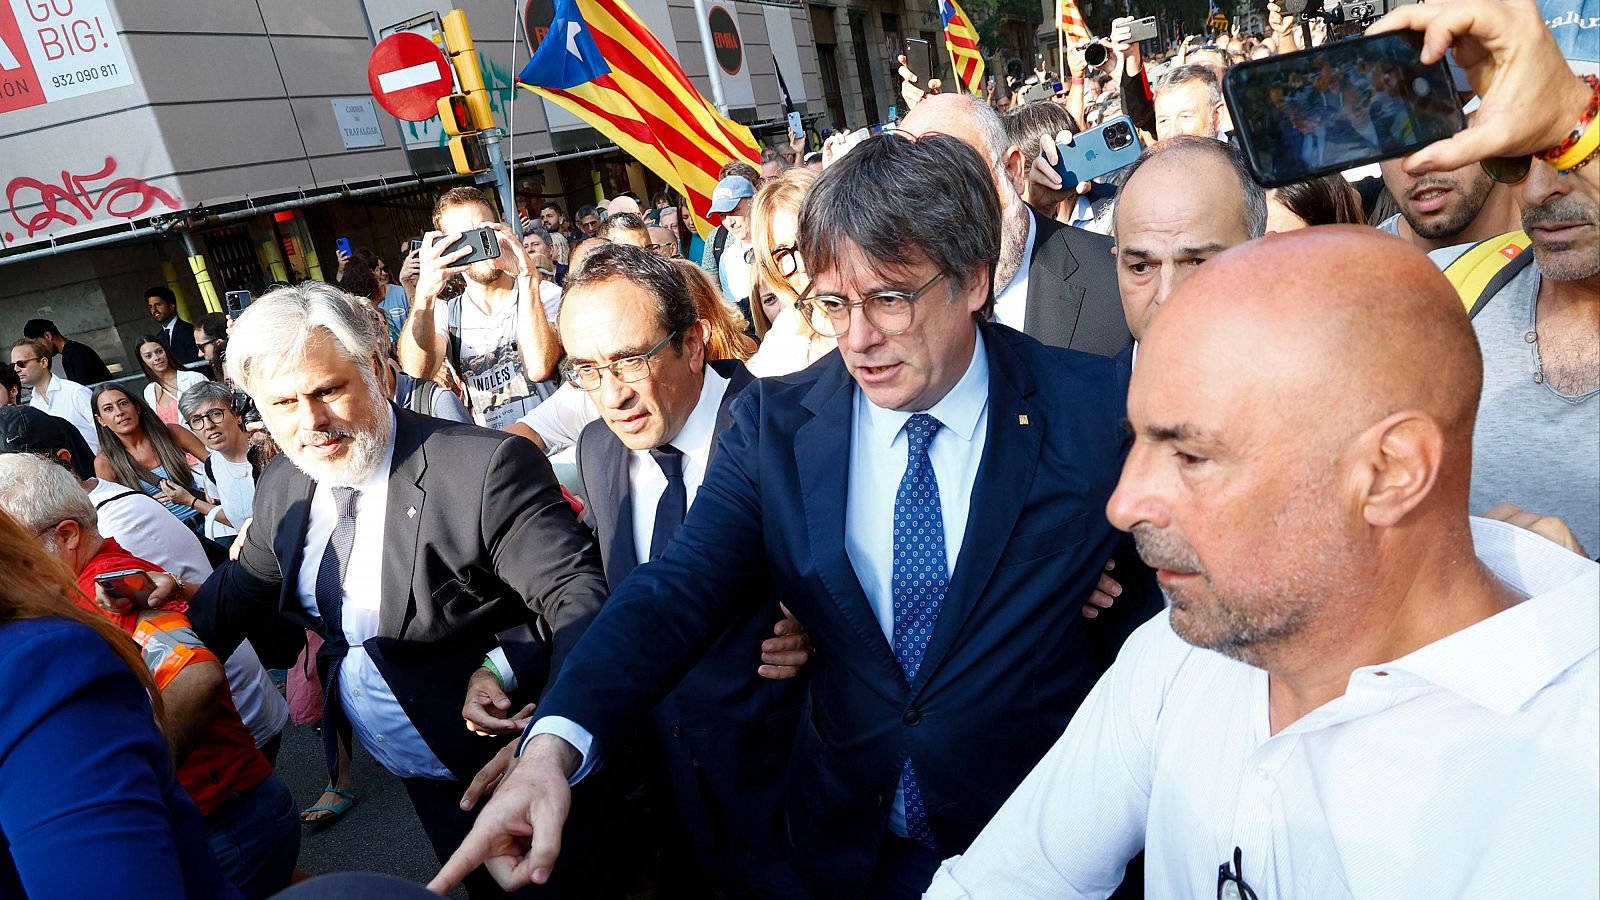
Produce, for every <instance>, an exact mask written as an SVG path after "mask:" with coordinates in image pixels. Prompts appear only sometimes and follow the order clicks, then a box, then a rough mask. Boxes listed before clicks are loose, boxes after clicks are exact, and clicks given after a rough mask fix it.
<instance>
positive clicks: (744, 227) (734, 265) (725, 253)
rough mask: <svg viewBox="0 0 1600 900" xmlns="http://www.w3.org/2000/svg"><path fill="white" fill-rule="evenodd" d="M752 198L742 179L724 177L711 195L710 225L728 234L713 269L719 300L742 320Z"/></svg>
mask: <svg viewBox="0 0 1600 900" xmlns="http://www.w3.org/2000/svg"><path fill="white" fill-rule="evenodd" d="M755 195H756V187H755V185H754V184H752V183H751V181H750V179H748V178H746V177H744V176H743V175H728V176H725V177H724V178H723V179H722V180H721V181H719V182H717V187H716V190H714V191H712V192H711V221H712V223H713V224H717V225H721V226H722V227H723V228H724V229H726V230H727V232H728V237H727V241H726V243H725V244H724V246H723V248H722V254H721V257H720V258H719V259H718V262H717V266H716V269H717V278H718V280H719V281H720V282H721V283H722V284H721V287H722V296H723V298H724V299H726V300H727V301H728V302H729V303H732V304H734V305H736V306H738V307H739V308H740V309H741V310H742V311H744V313H745V315H746V316H748V315H749V314H750V307H749V304H748V299H749V297H750V263H749V262H747V261H746V259H745V256H746V254H745V251H747V250H749V249H750V198H751V197H754V196H755Z"/></svg>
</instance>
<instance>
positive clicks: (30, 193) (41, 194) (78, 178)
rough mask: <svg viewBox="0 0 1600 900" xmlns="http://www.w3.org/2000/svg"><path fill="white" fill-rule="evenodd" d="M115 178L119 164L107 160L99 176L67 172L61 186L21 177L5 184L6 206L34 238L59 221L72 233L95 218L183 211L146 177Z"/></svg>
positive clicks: (8, 233)
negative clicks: (73, 229) (162, 210)
mask: <svg viewBox="0 0 1600 900" xmlns="http://www.w3.org/2000/svg"><path fill="white" fill-rule="evenodd" d="M116 175H117V160H116V159H115V158H114V157H110V156H108V157H106V160H105V163H104V164H103V165H102V166H101V167H100V171H98V172H91V173H89V174H87V175H79V174H74V173H72V172H69V171H67V170H65V169H63V170H62V172H61V180H60V182H59V183H48V184H47V183H46V182H44V181H41V180H39V179H37V178H29V177H27V176H20V177H17V178H13V179H11V181H10V182H8V183H7V184H6V205H7V206H8V207H9V209H10V212H11V218H12V219H13V220H15V221H16V223H17V225H18V226H20V227H21V228H22V229H23V230H24V231H26V232H27V234H26V237H30V238H31V237H33V236H35V235H37V234H39V233H40V232H42V231H46V230H48V229H50V228H51V227H52V226H53V225H55V224H56V223H58V222H59V223H61V224H62V225H63V226H65V227H68V228H71V227H74V226H77V225H82V224H85V223H88V222H93V221H95V220H96V219H138V218H141V217H143V216H146V215H149V214H150V213H151V211H152V210H155V209H156V208H157V206H160V207H163V208H164V209H165V210H175V209H180V208H182V206H183V204H182V203H181V202H180V201H179V200H178V198H177V197H174V196H172V195H171V194H169V193H167V192H166V191H164V190H162V189H161V188H158V187H156V186H155V185H153V184H150V183H149V182H148V181H145V180H144V179H142V178H136V177H132V176H128V175H124V176H121V177H116ZM24 216H26V218H24ZM0 237H4V239H5V241H6V243H8V244H9V243H11V242H13V241H15V240H16V239H17V238H16V235H15V234H14V233H13V232H11V231H9V230H8V231H6V232H5V233H4V234H3V235H0Z"/></svg>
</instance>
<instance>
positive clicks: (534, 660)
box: [190, 282, 611, 900]
mask: <svg viewBox="0 0 1600 900" xmlns="http://www.w3.org/2000/svg"><path fill="white" fill-rule="evenodd" d="M191 331H192V329H191ZM232 334H233V338H232V340H231V341H230V342H229V346H228V354H227V366H228V376H229V380H230V381H232V382H233V383H235V384H237V385H239V386H240V388H241V389H243V390H245V391H246V392H248V393H249V394H250V396H251V397H252V399H254V400H255V403H256V407H257V408H258V409H259V410H261V414H262V419H263V421H264V422H265V424H266V426H267V428H268V430H269V431H270V432H271V434H272V437H273V439H274V440H275V441H276V442H277V444H278V446H279V447H280V448H282V450H283V454H282V456H281V457H280V458H278V459H277V460H275V461H274V462H273V464H272V465H271V466H269V467H268V468H267V471H266V472H265V473H264V474H263V475H262V477H261V480H260V483H259V485H258V486H257V489H256V496H255V510H254V518H253V519H252V522H251V527H250V528H249V530H248V532H247V534H246V537H245V539H244V540H243V542H242V544H243V546H242V549H241V550H240V553H239V557H238V560H237V561H236V562H233V563H229V564H226V565H224V566H222V567H221V568H219V569H217V571H216V573H215V574H214V575H213V576H212V577H211V578H210V579H209V580H208V581H207V582H206V584H205V585H204V586H203V587H202V588H201V589H200V591H199V593H198V594H197V596H196V597H195V600H194V603H193V606H192V608H191V610H190V616H191V620H192V621H193V623H194V626H195V629H196V631H197V632H198V633H199V634H200V635H201V636H202V638H203V639H204V640H205V641H206V642H207V644H208V645H209V646H210V647H212V649H213V650H214V651H215V652H216V653H217V655H218V656H219V657H224V658H225V657H226V656H227V655H228V654H230V653H232V652H233V649H234V647H235V646H237V645H238V643H239V642H240V640H241V639H242V638H244V637H245V636H246V635H247V634H249V635H250V636H251V638H252V641H251V642H252V643H253V644H254V645H255V646H256V647H257V649H258V650H259V651H261V654H262V656H263V657H269V656H276V657H277V658H279V659H281V658H283V657H284V655H285V652H284V651H285V650H288V651H289V652H288V654H287V656H288V658H289V659H292V658H293V652H294V650H295V649H297V648H295V647H294V646H293V642H286V641H285V640H284V639H283V638H284V632H285V631H287V632H288V633H289V634H290V635H295V636H298V637H299V638H301V641H300V643H303V638H304V634H305V630H306V629H312V630H315V631H316V632H317V633H318V634H320V635H321V636H322V638H323V640H324V644H323V646H322V649H321V651H320V652H319V653H318V655H317V661H318V664H319V667H320V670H321V674H322V681H323V690H324V694H325V697H326V705H325V707H324V714H323V739H324V749H325V750H326V751H327V754H328V761H329V771H330V776H331V773H332V772H334V771H335V769H336V760H337V749H336V742H335V735H338V736H339V737H341V738H343V739H344V742H345V743H346V745H348V744H349V739H350V737H351V734H352V733H353V734H354V736H355V737H356V738H358V739H359V740H360V742H361V745H362V746H363V747H364V748H366V750H367V752H368V753H370V754H371V755H372V757H373V758H374V759H376V760H377V761H378V762H379V763H380V764H382V765H383V766H384V768H386V769H388V770H389V771H390V772H393V773H394V774H395V775H396V776H398V777H399V778H400V779H401V781H402V782H403V783H404V784H405V787H406V792H407V794H408V795H409V796H410V799H411V803H412V806H413V807H414V808H415V809H416V811H417V817H418V819H419V820H420V821H421V823H422V827H423V830H424V831H425V832H426V833H427V835H428V838H429V840H430V841H431V842H432V844H433V846H434V850H435V852H436V853H438V854H439V857H440V859H445V858H447V857H448V856H449V854H450V853H451V852H453V851H454V850H455V848H456V846H457V844H458V843H459V842H460V840H461V839H462V837H463V836H464V835H465V834H466V833H467V830H468V828H469V827H470V825H471V821H472V816H471V815H470V814H469V813H467V812H464V811H463V810H462V809H461V807H460V800H461V793H462V786H461V785H462V784H463V783H465V782H466V781H467V780H469V779H471V778H472V776H473V775H475V774H476V773H477V772H478V770H479V769H480V768H481V767H482V766H483V764H484V763H485V762H486V761H487V760H488V759H489V758H490V757H492V756H494V754H495V753H496V751H498V749H499V748H500V746H501V745H502V744H503V743H504V738H503V737H502V738H501V739H498V740H497V739H494V738H493V737H485V736H483V732H488V733H490V734H491V735H492V734H495V733H499V734H501V735H509V734H514V733H516V732H517V731H518V730H520V725H521V722H519V721H513V720H511V719H507V720H500V719H493V720H474V719H473V717H472V716H471V715H469V713H470V710H464V709H463V697H464V696H466V695H467V694H468V693H469V683H474V682H477V681H479V680H481V679H486V678H487V679H495V680H497V681H505V682H507V683H508V684H513V685H515V687H514V688H513V695H514V696H516V697H518V698H519V699H521V700H527V699H532V698H537V696H538V693H539V691H540V689H541V688H542V687H543V686H544V683H545V680H546V676H547V673H549V672H556V671H559V670H560V668H561V665H562V660H563V659H564V658H565V657H566V655H567V653H568V651H569V650H570V648H571V646H572V644H573V643H574V642H575V641H576V636H577V635H578V634H581V633H582V631H583V629H584V627H585V626H587V625H588V624H589V622H590V621H592V619H593V617H594V615H595V613H596V612H597V611H598V610H599V608H600V604H601V603H602V602H603V601H604V599H605V582H604V578H603V575H602V573H601V571H600V560H599V554H598V553H596V552H595V547H594V541H593V540H592V538H591V537H590V535H589V534H588V533H587V532H586V531H585V529H584V528H583V526H582V525H580V524H579V523H578V521H577V520H576V518H574V516H573V514H572V510H571V507H569V506H568V504H567V503H566V501H565V500H564V498H563V497H562V494H561V489H560V487H559V486H558V485H557V484H556V481H555V477H554V475H553V473H552V472H551V470H550V465H549V463H547V462H546V461H545V459H544V457H543V456H541V455H540V454H539V453H537V452H535V451H534V449H533V447H532V445H530V444H529V443H528V442H526V441H523V440H520V439H518V438H516V437H515V436H509V435H505V434H503V433H501V432H496V431H490V430H487V429H483V428H477V427H474V426H470V425H461V424H457V423H453V422H446V421H444V420H441V419H434V418H429V417H425V416H418V415H414V414H412V413H410V412H408V411H406V410H404V409H400V408H397V407H395V406H394V405H392V404H390V403H387V402H385V401H384V394H383V388H382V385H383V384H384V383H385V382H384V380H383V379H385V378H386V377H387V370H386V369H385V367H384V362H383V360H382V359H381V357H380V356H379V353H378V347H379V334H378V326H377V325H376V323H375V320H374V318H373V316H371V315H370V310H368V309H366V308H365V304H364V301H359V300H357V299H356V298H353V297H351V296H349V295H348V294H345V293H344V292H342V291H339V290H338V289H336V288H333V287H330V286H328V285H324V284H319V283H317V282H306V283H305V284H303V285H300V286H297V287H291V288H281V289H279V290H276V291H273V292H271V293H269V294H267V295H265V296H263V297H261V298H260V299H258V300H257V301H256V302H255V303H253V304H251V306H250V308H249V309H248V310H246V311H245V312H244V313H243V314H242V315H241V316H240V317H239V319H238V320H237V322H236V323H235V327H234V328H233V331H232ZM191 337H192V334H191ZM235 546H239V545H235ZM286 626H287V627H286ZM258 635H259V636H262V639H260V640H258V639H257V636H258ZM271 638H277V640H271ZM285 643H288V644H289V646H288V647H285V646H284V644H285ZM274 649H275V650H276V651H277V652H276V653H274V652H273V650H274ZM464 716H466V717H467V718H468V719H469V721H473V722H474V724H475V726H476V730H475V731H469V730H468V728H466V727H463V723H462V719H463V717H464ZM597 787H598V785H597ZM585 806H586V807H587V809H586V811H584V812H581V813H580V816H579V817H575V818H574V820H573V822H572V823H571V824H570V825H569V826H568V829H567V840H569V841H574V842H575V844H576V847H575V849H577V850H578V851H579V855H580V858H582V857H583V854H584V848H585V845H586V843H587V842H588V841H589V836H590V835H591V834H592V833H593V831H592V829H591V827H590V826H589V825H588V824H586V823H585V822H583V821H580V820H581V819H582V817H583V816H584V815H610V812H611V811H610V810H609V809H607V808H605V806H604V804H601V803H586V804H585ZM561 880H565V881H566V882H567V883H566V885H565V886H563V885H561V884H559V883H558V884H552V885H550V886H549V888H547V889H546V890H551V891H554V892H555V893H554V894H553V896H583V897H593V896H603V895H604V892H603V890H601V889H600V887H599V885H600V884H601V883H602V882H603V881H604V880H605V879H604V878H602V877H600V876H598V875H596V874H595V873H594V872H593V871H591V870H588V869H586V867H585V866H584V865H583V864H581V863H580V864H579V865H576V866H574V867H573V868H572V869H571V870H569V871H565V872H563V879H558V882H559V881H561ZM574 882H576V884H575V883H574ZM468 890H469V893H470V895H471V896H472V897H473V898H475V900H476V898H480V897H494V896H501V895H502V894H501V892H500V891H499V890H498V888H496V887H495V886H494V884H493V882H492V881H490V880H489V879H488V878H486V877H483V876H478V877H476V878H474V879H469V882H468Z"/></svg>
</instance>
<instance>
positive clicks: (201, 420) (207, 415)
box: [189, 406, 228, 431]
mask: <svg viewBox="0 0 1600 900" xmlns="http://www.w3.org/2000/svg"><path fill="white" fill-rule="evenodd" d="M227 416H228V411H227V410H225V409H223V408H222V407H220V406H219V407H217V408H216V409H213V410H210V411H209V412H203V413H199V414H198V415H193V416H190V417H189V430H190V431H199V430H200V429H202V428H204V427H206V423H207V422H210V423H211V424H213V425H221V424H222V420H223V419H225V418H227Z"/></svg>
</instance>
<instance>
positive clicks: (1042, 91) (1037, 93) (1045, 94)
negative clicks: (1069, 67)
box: [1022, 81, 1061, 103]
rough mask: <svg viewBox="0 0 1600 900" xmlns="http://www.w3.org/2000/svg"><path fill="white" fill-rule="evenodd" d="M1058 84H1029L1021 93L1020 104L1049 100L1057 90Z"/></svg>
mask: <svg viewBox="0 0 1600 900" xmlns="http://www.w3.org/2000/svg"><path fill="white" fill-rule="evenodd" d="M1060 83H1061V82H1059V81H1057V82H1054V83H1052V82H1040V83H1038V84H1030V85H1028V89H1027V90H1025V91H1023V92H1022V102H1023V103H1038V102H1039V101H1041V100H1049V99H1050V97H1051V96H1052V95H1054V94H1055V92H1056V90H1057V87H1056V85H1059V84H1060Z"/></svg>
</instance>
